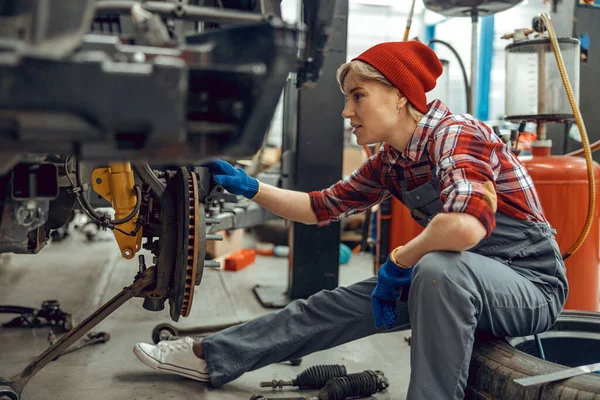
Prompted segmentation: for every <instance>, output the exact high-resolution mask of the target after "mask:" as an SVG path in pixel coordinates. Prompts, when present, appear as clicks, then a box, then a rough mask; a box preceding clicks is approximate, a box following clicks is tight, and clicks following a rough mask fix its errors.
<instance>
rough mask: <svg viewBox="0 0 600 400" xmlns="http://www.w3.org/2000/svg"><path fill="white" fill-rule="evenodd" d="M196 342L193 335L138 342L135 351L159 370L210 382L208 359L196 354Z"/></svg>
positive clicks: (151, 366) (148, 363)
mask: <svg viewBox="0 0 600 400" xmlns="http://www.w3.org/2000/svg"><path fill="white" fill-rule="evenodd" d="M194 343H195V342H194V339H192V338H191V337H184V338H181V339H178V340H173V341H163V342H160V343H159V344H157V345H153V344H148V343H138V344H136V345H135V346H134V347H133V353H134V354H135V355H136V356H137V358H139V359H140V361H141V362H143V363H144V364H146V365H147V366H149V367H150V368H152V369H155V370H157V371H163V372H167V373H172V374H177V375H181V376H185V377H186V378H190V379H195V380H197V381H200V382H210V378H209V377H208V366H207V365H206V361H205V360H203V359H201V358H198V357H197V356H196V355H195V354H194V350H193V349H192V346H193V345H194Z"/></svg>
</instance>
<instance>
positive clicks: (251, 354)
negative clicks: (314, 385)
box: [134, 41, 568, 400]
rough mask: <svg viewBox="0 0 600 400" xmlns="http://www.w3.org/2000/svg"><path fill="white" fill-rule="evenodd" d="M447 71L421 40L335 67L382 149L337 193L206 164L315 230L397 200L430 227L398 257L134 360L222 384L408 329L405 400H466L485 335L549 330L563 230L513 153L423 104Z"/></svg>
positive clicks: (555, 308)
mask: <svg viewBox="0 0 600 400" xmlns="http://www.w3.org/2000/svg"><path fill="white" fill-rule="evenodd" d="M441 73H442V66H441V64H440V62H439V60H438V58H437V57H436V55H435V53H434V52H433V51H432V50H431V49H430V48H428V47H427V46H425V45H423V44H421V43H419V42H414V41H413V42H391V43H381V44H378V45H376V46H374V47H372V48H370V49H368V50H367V51H365V52H364V53H363V54H361V55H360V56H358V57H357V58H355V59H354V60H352V61H351V62H350V63H347V64H344V65H342V66H341V67H340V68H339V70H338V80H339V82H340V87H341V88H342V91H343V92H344V94H345V96H346V98H347V103H346V107H345V108H344V111H343V113H342V115H343V117H344V118H347V119H349V120H350V122H351V124H352V126H353V128H354V131H353V133H354V134H355V135H356V139H357V142H358V144H361V145H365V144H372V143H377V142H385V145H384V146H383V148H382V151H380V152H379V153H378V154H376V155H374V156H372V157H371V158H369V159H368V160H367V161H366V162H365V163H364V165H362V166H361V167H360V168H359V169H358V170H356V171H355V172H354V173H353V174H352V176H351V177H350V178H348V179H347V180H344V181H340V182H338V183H336V184H334V185H333V186H331V187H330V188H328V189H325V190H322V191H319V192H311V193H308V194H307V193H300V192H294V191H289V190H283V189H279V188H275V187H272V186H269V185H267V184H264V183H259V182H258V181H257V180H256V179H254V178H250V177H248V176H247V175H246V174H245V173H244V172H243V171H242V170H240V169H235V168H233V167H231V165H229V164H228V163H226V162H223V161H220V160H217V161H214V162H212V163H210V164H208V167H209V168H210V171H211V173H212V174H213V176H214V179H215V181H216V182H217V183H219V184H221V185H223V186H224V187H225V188H226V189H227V190H228V191H230V192H232V193H235V194H239V195H244V196H246V197H248V198H250V199H253V200H254V201H255V202H256V203H258V204H259V205H261V206H263V207H265V208H267V209H268V210H270V211H272V212H273V213H275V214H278V215H280V216H282V217H284V218H287V219H290V220H293V221H298V222H304V223H306V224H318V225H320V226H322V225H326V224H328V223H330V222H332V221H337V220H338V219H340V218H342V217H345V216H349V215H352V214H355V213H358V212H360V211H363V210H365V209H367V208H368V207H371V206H373V205H374V204H377V203H380V202H381V201H383V200H384V199H386V198H387V197H389V196H395V197H397V198H398V199H400V200H401V201H402V202H403V203H404V204H405V205H406V206H407V207H408V208H409V209H410V210H411V213H412V216H413V217H414V218H415V219H416V220H417V221H418V222H419V223H420V224H421V225H423V226H426V228H425V230H424V231H423V232H422V233H421V234H420V235H419V236H417V237H416V238H414V239H413V240H411V241H410V242H408V243H406V245H404V246H401V247H399V248H397V249H394V250H393V251H392V253H391V254H390V255H389V258H388V260H387V261H386V262H385V263H384V264H383V266H382V267H381V269H380V270H379V273H378V277H373V278H371V279H367V280H365V281H363V282H359V283H357V284H355V285H352V286H349V287H339V288H337V289H335V290H333V291H321V292H319V293H317V294H315V295H313V296H311V297H310V298H309V299H308V300H297V301H294V302H293V303H291V304H290V305H288V306H287V307H286V308H284V309H283V310H280V311H277V312H274V313H271V314H268V315H265V316H263V317H260V318H257V319H255V320H252V321H250V322H247V323H245V324H242V325H239V326H236V327H232V328H229V329H226V330H223V331H221V332H219V333H216V334H214V335H212V336H209V337H207V338H205V339H204V340H202V342H200V343H194V341H193V340H192V339H190V338H184V339H180V340H178V341H174V342H163V343H160V344H158V345H156V346H154V345H149V344H144V343H140V344H137V345H136V346H135V348H134V352H135V354H136V355H137V356H138V358H139V359H140V360H141V361H142V362H144V363H145V364H147V365H148V366H150V367H152V368H155V369H158V370H162V371H167V372H172V373H175V374H179V375H183V376H186V377H189V378H192V379H196V380H200V381H205V382H211V383H212V384H213V385H214V386H221V385H224V384H225V383H227V382H229V381H231V380H233V379H235V378H237V377H239V376H240V375H242V374H243V373H245V372H247V371H250V370H254V369H257V368H261V367H264V366H266V365H268V364H271V363H275V362H279V361H284V360H289V359H294V358H299V357H302V356H305V355H307V354H310V353H312V352H315V351H319V350H324V349H328V348H331V347H333V346H337V345H340V344H342V343H346V342H349V341H351V340H355V339H359V338H362V337H365V336H368V335H372V334H374V333H378V332H381V331H382V328H383V329H385V330H390V329H392V328H397V329H409V328H411V329H412V347H411V371H410V375H411V377H410V384H409V388H408V396H407V398H408V399H411V400H412V399H433V400H439V399H462V398H463V394H464V389H465V385H466V382H467V375H468V367H469V361H470V358H471V351H472V347H473V340H474V334H475V331H476V330H482V331H487V332H490V333H492V334H494V335H497V336H523V335H531V334H535V333H538V332H542V331H544V330H546V329H548V328H550V327H551V326H552V324H553V323H554V322H555V320H556V318H557V316H558V315H559V313H560V311H561V310H562V308H563V305H564V302H565V300H566V297H567V291H568V289H567V281H566V275H565V267H564V264H563V262H562V259H561V256H560V252H559V249H558V246H557V244H556V241H555V239H554V231H553V229H552V228H551V227H550V226H549V224H548V222H547V221H546V219H545V217H544V214H543V211H542V207H541V204H540V201H539V199H538V196H537V194H536V191H535V188H534V186H533V182H532V180H531V178H530V176H529V175H528V173H527V171H526V170H525V168H524V167H523V166H522V165H521V163H520V162H519V161H518V160H517V158H516V157H515V156H514V155H513V154H512V152H511V150H510V148H508V147H507V146H506V145H504V144H503V143H502V142H501V141H500V140H499V139H498V138H497V137H496V136H495V135H494V134H493V133H492V131H491V130H490V128H488V127H487V126H486V125H484V124H483V123H482V122H481V121H479V120H477V119H475V118H473V117H472V116H470V115H467V114H461V115H454V114H452V113H451V112H450V110H449V109H448V108H447V107H446V106H445V105H444V104H443V103H442V102H441V101H439V100H435V101H433V102H431V103H430V104H427V103H426V98H425V93H426V92H428V91H430V90H431V89H433V87H434V86H435V82H436V79H437V78H438V77H439V75H440V74H441ZM409 288H410V291H409ZM402 292H404V293H402ZM407 292H408V293H407ZM404 298H407V299H408V302H404V301H402V300H403V299H404ZM401 299H402V300H401Z"/></svg>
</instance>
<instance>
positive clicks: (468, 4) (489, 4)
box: [424, 0, 521, 17]
mask: <svg viewBox="0 0 600 400" xmlns="http://www.w3.org/2000/svg"><path fill="white" fill-rule="evenodd" d="M520 2H521V0H424V3H425V7H427V8H428V9H430V10H431V11H435V12H437V13H440V14H442V15H445V16H448V17H468V16H471V14H472V11H476V14H477V15H479V16H484V15H492V14H496V13H498V12H500V11H504V10H508V9H509V8H511V7H513V6H515V5H517V4H519V3H520Z"/></svg>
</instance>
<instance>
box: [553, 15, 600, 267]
mask: <svg viewBox="0 0 600 400" xmlns="http://www.w3.org/2000/svg"><path fill="white" fill-rule="evenodd" d="M541 18H542V21H543V22H544V25H545V27H546V29H547V30H548V35H549V36H550V43H551V44H552V50H553V51H554V57H555V58H556V63H557V64H558V70H559V72H560V77H561V79H562V82H563V85H564V87H565V90H566V91H567V97H568V98H569V103H570V104H571V109H572V110H573V115H574V116H575V122H576V123H577V127H578V128H579V132H580V134H581V144H582V145H583V153H584V155H585V164H586V166H587V171H588V182H589V188H590V189H589V200H588V213H587V218H586V220H585V225H584V226H583V230H582V231H581V234H579V238H578V239H577V241H576V242H575V243H574V244H573V246H571V248H570V249H569V250H568V251H567V252H566V253H564V254H563V256H562V257H563V260H566V259H567V258H569V257H570V256H572V255H573V254H574V253H575V252H576V251H577V250H578V249H579V248H580V247H581V245H582V244H583V242H584V241H585V238H586V237H587V235H588V234H589V233H590V229H591V228H592V223H593V220H594V208H595V207H596V180H595V178H594V166H593V163H592V151H591V149H590V141H589V139H588V135H587V130H586V129H585V124H584V122H583V118H582V116H581V112H580V111H579V107H578V106H577V103H576V101H575V95H574V94H573V88H572V87H571V82H569V77H568V76H567V71H566V68H565V62H564V60H563V57H562V54H561V52H560V47H559V45H558V40H556V33H555V32H554V26H552V22H551V21H550V17H549V16H548V14H546V13H543V14H542V15H541ZM567 155H572V153H571V154H567Z"/></svg>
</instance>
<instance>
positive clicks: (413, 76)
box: [352, 41, 442, 114]
mask: <svg viewBox="0 0 600 400" xmlns="http://www.w3.org/2000/svg"><path fill="white" fill-rule="evenodd" d="M356 60H360V61H364V62H366V63H367V64H369V65H371V66H372V67H374V68H375V69H377V70H378V71H379V72H381V73H382V74H383V75H384V76H385V77H386V78H387V79H388V80H389V81H390V82H391V83H392V85H394V86H395V87H397V88H398V89H399V90H400V91H401V92H402V93H403V94H404V96H406V98H407V99H408V101H409V102H410V103H411V104H412V105H413V106H415V108H416V109H417V110H419V111H421V112H422V113H424V114H426V113H427V112H428V111H429V110H428V109H427V98H426V97H425V93H427V92H429V91H430V90H432V89H433V88H434V87H435V81H436V79H437V78H438V77H439V76H440V75H441V74H442V64H441V63H440V60H439V59H438V57H437V55H436V54H435V53H434V52H433V50H431V49H430V48H429V47H428V46H426V45H424V44H423V43H421V42H417V41H410V42H386V43H380V44H377V45H375V46H373V47H371V48H370V49H368V50H366V51H365V52H364V53H362V54H361V55H360V56H358V57H356V58H353V59H352V61H356Z"/></svg>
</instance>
